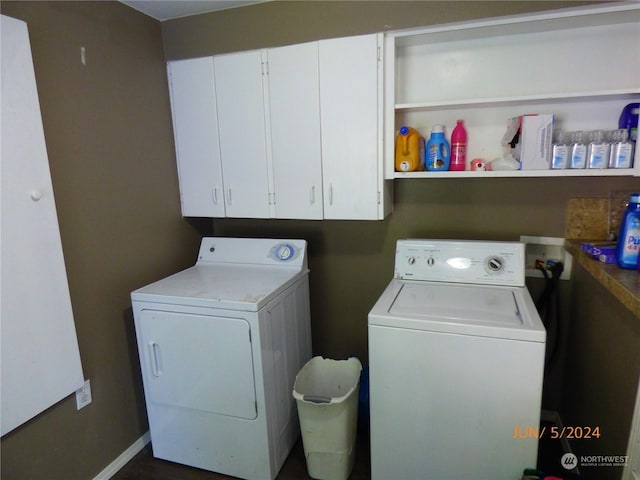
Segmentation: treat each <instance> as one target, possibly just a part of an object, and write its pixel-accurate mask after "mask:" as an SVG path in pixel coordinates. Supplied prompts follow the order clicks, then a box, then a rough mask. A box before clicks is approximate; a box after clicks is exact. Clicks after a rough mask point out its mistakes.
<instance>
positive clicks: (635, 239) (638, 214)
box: [616, 193, 640, 269]
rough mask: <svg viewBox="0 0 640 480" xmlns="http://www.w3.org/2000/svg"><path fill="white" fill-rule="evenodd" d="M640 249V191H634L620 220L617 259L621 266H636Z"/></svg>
mask: <svg viewBox="0 0 640 480" xmlns="http://www.w3.org/2000/svg"><path fill="white" fill-rule="evenodd" d="M639 251H640V193H632V194H631V198H630V199H629V204H628V205H627V209H626V210H625V212H624V215H623V216H622V222H620V235H618V247H617V250H616V260H617V262H618V266H619V267H620V268H630V269H631V268H636V267H637V266H638V252H639Z"/></svg>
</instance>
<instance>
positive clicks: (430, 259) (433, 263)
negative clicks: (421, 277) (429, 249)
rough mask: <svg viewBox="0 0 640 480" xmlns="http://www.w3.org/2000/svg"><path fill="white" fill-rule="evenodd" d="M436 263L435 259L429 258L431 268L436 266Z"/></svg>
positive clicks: (428, 262) (428, 263)
mask: <svg viewBox="0 0 640 480" xmlns="http://www.w3.org/2000/svg"><path fill="white" fill-rule="evenodd" d="M435 263H436V261H435V260H434V258H433V257H429V258H427V265H429V266H430V267H433V266H434V265H435Z"/></svg>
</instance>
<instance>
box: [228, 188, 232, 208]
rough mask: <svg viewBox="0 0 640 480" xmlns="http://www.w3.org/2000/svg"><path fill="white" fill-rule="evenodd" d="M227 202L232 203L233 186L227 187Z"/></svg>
mask: <svg viewBox="0 0 640 480" xmlns="http://www.w3.org/2000/svg"><path fill="white" fill-rule="evenodd" d="M227 203H228V204H229V205H231V187H227Z"/></svg>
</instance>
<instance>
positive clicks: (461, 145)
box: [449, 120, 467, 171]
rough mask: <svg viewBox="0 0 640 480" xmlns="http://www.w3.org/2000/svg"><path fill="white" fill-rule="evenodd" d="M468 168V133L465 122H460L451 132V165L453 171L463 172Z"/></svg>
mask: <svg viewBox="0 0 640 480" xmlns="http://www.w3.org/2000/svg"><path fill="white" fill-rule="evenodd" d="M466 168H467V131H466V130H465V128H464V123H463V120H458V121H457V122H456V126H455V128H454V129H453V132H451V163H450V164H449V169H450V170H452V171H463V170H465V169H466Z"/></svg>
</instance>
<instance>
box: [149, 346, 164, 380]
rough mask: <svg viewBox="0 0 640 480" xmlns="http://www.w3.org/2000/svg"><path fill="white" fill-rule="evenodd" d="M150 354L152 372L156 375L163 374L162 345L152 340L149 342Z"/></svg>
mask: <svg viewBox="0 0 640 480" xmlns="http://www.w3.org/2000/svg"><path fill="white" fill-rule="evenodd" d="M149 354H150V357H151V374H152V375H153V376H154V377H159V376H160V375H162V357H161V354H160V345H158V344H157V343H156V342H154V341H153V340H151V341H150V342H149Z"/></svg>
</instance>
